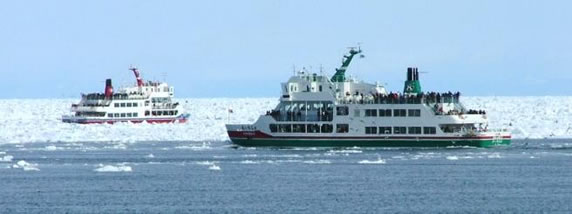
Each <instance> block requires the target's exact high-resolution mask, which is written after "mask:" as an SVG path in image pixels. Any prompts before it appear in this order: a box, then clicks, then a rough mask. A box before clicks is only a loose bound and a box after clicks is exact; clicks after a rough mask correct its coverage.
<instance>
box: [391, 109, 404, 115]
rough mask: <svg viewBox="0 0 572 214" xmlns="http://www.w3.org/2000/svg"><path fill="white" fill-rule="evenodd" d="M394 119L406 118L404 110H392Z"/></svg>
mask: <svg viewBox="0 0 572 214" xmlns="http://www.w3.org/2000/svg"><path fill="white" fill-rule="evenodd" d="M393 116H394V117H405V116H407V111H405V109H393Z"/></svg>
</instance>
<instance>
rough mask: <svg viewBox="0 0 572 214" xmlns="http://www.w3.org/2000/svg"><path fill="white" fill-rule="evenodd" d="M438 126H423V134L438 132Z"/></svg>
mask: <svg viewBox="0 0 572 214" xmlns="http://www.w3.org/2000/svg"><path fill="white" fill-rule="evenodd" d="M436 133H437V128H435V127H423V134H436Z"/></svg>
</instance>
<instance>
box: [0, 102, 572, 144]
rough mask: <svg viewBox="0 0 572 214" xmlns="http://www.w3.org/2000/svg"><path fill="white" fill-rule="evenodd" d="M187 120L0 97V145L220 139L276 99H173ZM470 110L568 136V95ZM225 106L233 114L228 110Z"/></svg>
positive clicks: (526, 132) (525, 132) (528, 130)
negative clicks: (97, 115)
mask: <svg viewBox="0 0 572 214" xmlns="http://www.w3.org/2000/svg"><path fill="white" fill-rule="evenodd" d="M176 101H178V102H180V103H181V104H182V105H183V107H184V108H185V109H186V111H187V112H189V113H190V114H191V117H190V120H189V122H187V123H184V124H147V123H143V124H131V123H122V124H113V125H110V124H90V125H80V124H68V123H62V122H61V116H62V115H64V114H69V109H70V105H71V104H72V103H75V102H78V100H77V99H5V100H0V144H5V143H34V142H100V141H101V142H110V141H113V142H137V141H209V142H210V141H225V140H228V137H227V135H226V130H225V127H224V124H225V123H227V122H230V123H252V122H254V121H255V120H256V119H257V118H258V116H259V115H260V114H264V113H265V112H266V111H268V110H270V109H272V108H274V107H275V106H276V104H277V103H278V100H277V99H276V98H215V99H177V100H176ZM462 102H463V103H464V104H465V106H466V107H467V108H470V109H484V110H486V111H487V113H488V115H489V120H490V126H489V127H491V128H508V129H509V130H511V132H512V133H513V138H515V139H524V138H572V97H463V98H462ZM228 109H232V110H233V112H234V113H232V114H229V113H228Z"/></svg>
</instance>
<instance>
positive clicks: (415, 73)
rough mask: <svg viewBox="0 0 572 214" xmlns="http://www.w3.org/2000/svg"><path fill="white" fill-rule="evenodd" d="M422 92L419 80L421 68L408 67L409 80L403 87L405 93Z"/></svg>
mask: <svg viewBox="0 0 572 214" xmlns="http://www.w3.org/2000/svg"><path fill="white" fill-rule="evenodd" d="M419 93H421V83H420V82H419V70H418V69H417V68H415V67H409V68H407V80H406V81H405V87H404V88H403V94H409V95H417V94H419Z"/></svg>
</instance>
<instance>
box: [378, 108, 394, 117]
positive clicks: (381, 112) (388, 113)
mask: <svg viewBox="0 0 572 214" xmlns="http://www.w3.org/2000/svg"><path fill="white" fill-rule="evenodd" d="M379 116H380V117H391V109H380V110H379Z"/></svg>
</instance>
